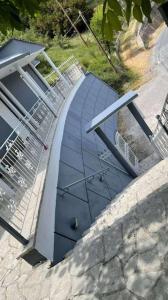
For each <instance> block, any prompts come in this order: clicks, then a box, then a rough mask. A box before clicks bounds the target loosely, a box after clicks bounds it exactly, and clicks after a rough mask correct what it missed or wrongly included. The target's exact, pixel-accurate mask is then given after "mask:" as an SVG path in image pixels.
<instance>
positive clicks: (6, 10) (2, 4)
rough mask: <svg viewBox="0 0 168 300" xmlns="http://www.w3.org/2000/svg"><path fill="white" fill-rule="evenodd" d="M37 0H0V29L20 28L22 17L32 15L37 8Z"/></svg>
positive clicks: (4, 31)
mask: <svg viewBox="0 0 168 300" xmlns="http://www.w3.org/2000/svg"><path fill="white" fill-rule="evenodd" d="M39 3H40V1H37V0H0V20H1V21H0V31H1V32H2V33H3V34H6V32H7V31H8V30H13V29H17V30H22V29H23V25H24V22H23V18H24V17H27V16H31V17H33V16H34V15H35V13H36V12H37V11H38V9H39Z"/></svg>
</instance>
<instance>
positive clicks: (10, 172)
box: [0, 124, 44, 235]
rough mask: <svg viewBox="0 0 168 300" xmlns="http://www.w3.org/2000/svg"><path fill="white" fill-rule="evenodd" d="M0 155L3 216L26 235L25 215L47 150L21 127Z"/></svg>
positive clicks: (0, 207)
mask: <svg viewBox="0 0 168 300" xmlns="http://www.w3.org/2000/svg"><path fill="white" fill-rule="evenodd" d="M0 151H1V160H0V216H1V218H3V219H4V220H5V221H6V222H7V223H8V224H10V225H11V226H12V227H13V228H14V229H15V230H17V232H19V233H20V234H22V235H24V231H23V229H24V227H25V219H26V213H27V210H28V207H29V202H30V199H31V196H32V192H33V186H34V183H35V180H36V176H37V174H38V168H39V163H40V160H41V156H42V153H43V151H44V147H43V146H42V144H41V143H40V142H39V141H38V140H37V139H36V138H35V137H34V136H33V135H32V134H31V133H30V131H29V130H28V129H27V128H26V126H24V125H23V124H20V125H19V126H18V127H17V128H16V129H15V130H13V132H12V134H11V135H10V137H9V138H8V139H7V140H6V142H5V143H4V144H3V145H2V147H1V148H0Z"/></svg>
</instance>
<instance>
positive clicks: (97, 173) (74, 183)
mask: <svg viewBox="0 0 168 300" xmlns="http://www.w3.org/2000/svg"><path fill="white" fill-rule="evenodd" d="M108 170H109V168H106V169H102V170H100V171H98V172H95V173H93V174H91V175H89V176H86V177H84V178H82V179H79V180H77V181H75V182H73V183H71V184H69V185H67V186H65V187H61V189H63V190H65V189H68V188H70V187H72V186H74V185H76V184H78V183H81V182H83V181H85V180H87V179H89V178H92V177H95V176H96V175H99V174H101V173H104V172H105V171H108Z"/></svg>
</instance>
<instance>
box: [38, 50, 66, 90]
mask: <svg viewBox="0 0 168 300" xmlns="http://www.w3.org/2000/svg"><path fill="white" fill-rule="evenodd" d="M42 53H43V55H44V57H45V59H46V60H47V62H48V63H49V65H50V66H51V68H52V69H53V70H54V71H55V72H56V73H57V74H58V76H59V77H60V78H61V79H62V80H63V82H64V83H65V84H66V85H67V86H68V87H70V85H69V83H68V81H67V80H66V79H65V77H64V76H63V75H62V73H61V72H60V70H59V69H58V68H57V67H56V65H55V64H54V63H53V61H52V60H51V58H50V57H49V56H48V55H47V53H46V52H45V51H42Z"/></svg>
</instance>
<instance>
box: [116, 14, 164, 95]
mask: <svg viewBox="0 0 168 300" xmlns="http://www.w3.org/2000/svg"><path fill="white" fill-rule="evenodd" d="M162 26H163V25H161V26H160V27H159V28H158V29H157V30H156V31H155V32H154V33H153V34H152V35H151V36H150V37H149V41H148V48H147V49H145V48H144V47H142V46H141V45H138V43H137V37H136V33H137V29H138V22H137V21H135V20H134V21H132V22H131V23H130V26H129V28H128V29H127V31H126V32H123V33H122V34H121V36H120V55H121V58H122V61H123V63H124V65H125V66H126V68H128V69H129V70H132V71H133V72H134V73H135V74H137V76H136V78H135V80H134V81H133V82H130V84H129V85H128V88H131V89H137V88H139V87H140V86H142V85H143V84H144V83H146V82H147V81H149V80H150V79H151V76H152V73H151V59H150V58H151V55H152V50H153V47H154V45H155V42H156V40H157V37H158V36H159V34H160V32H161V30H162V29H163V28H162ZM124 89H125V90H126V89H127V87H126V86H125V87H124Z"/></svg>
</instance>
